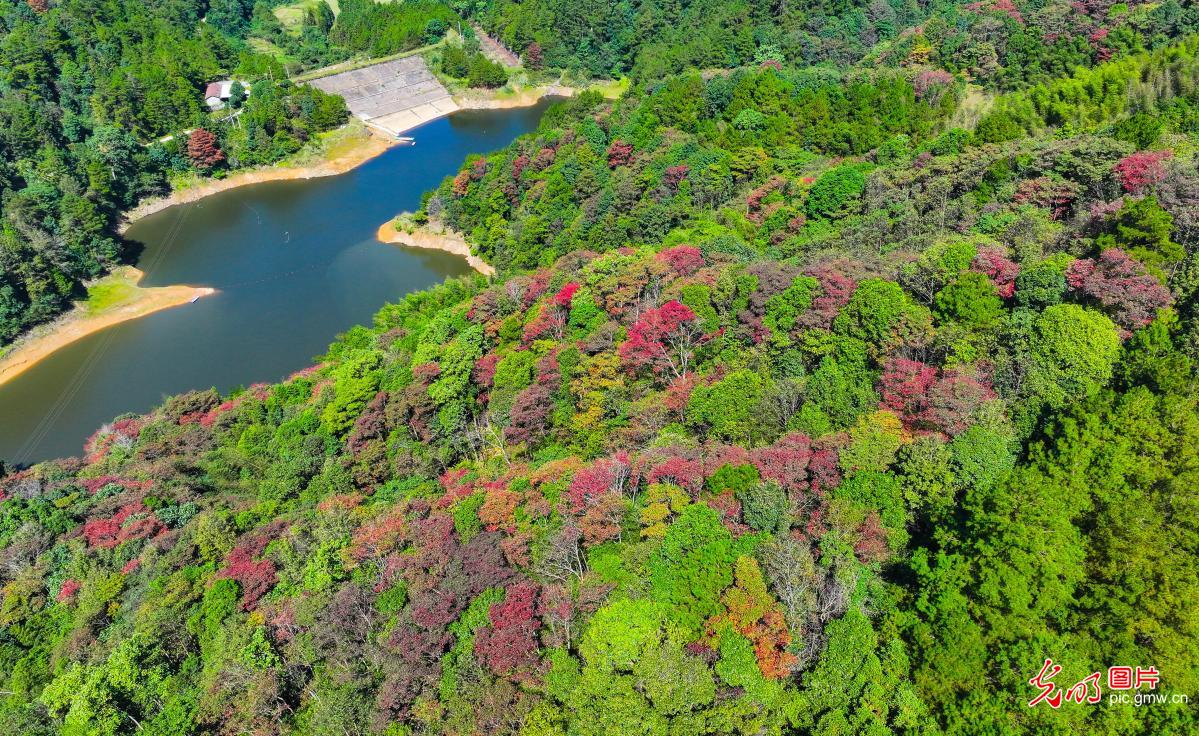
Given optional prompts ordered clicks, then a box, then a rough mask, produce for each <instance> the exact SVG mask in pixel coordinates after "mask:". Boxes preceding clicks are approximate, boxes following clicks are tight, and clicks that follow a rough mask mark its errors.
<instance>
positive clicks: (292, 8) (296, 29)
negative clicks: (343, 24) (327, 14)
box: [272, 0, 390, 36]
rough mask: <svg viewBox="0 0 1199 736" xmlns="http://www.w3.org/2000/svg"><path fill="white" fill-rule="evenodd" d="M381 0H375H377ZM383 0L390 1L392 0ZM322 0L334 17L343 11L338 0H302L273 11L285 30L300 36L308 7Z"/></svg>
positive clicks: (314, 5)
mask: <svg viewBox="0 0 1199 736" xmlns="http://www.w3.org/2000/svg"><path fill="white" fill-rule="evenodd" d="M379 1H380V0H375V2H379ZM383 1H384V2H390V0H383ZM322 2H323V3H326V4H327V5H328V6H329V8H330V9H331V10H332V11H333V17H335V18H336V17H337V14H338V13H340V12H341V6H339V5H338V4H337V0H300V1H299V2H295V3H292V4H290V5H280V6H278V7H276V8H275V9H274V10H273V11H272V12H273V13H274V14H275V17H276V18H278V19H279V23H280V24H281V25H282V26H283V29H284V30H286V31H287V32H288V33H290V34H292V35H293V36H298V35H300V33H301V28H302V27H303V25H304V16H305V15H306V14H307V12H308V9H309V8H315V7H316V6H317V4H319V3H322Z"/></svg>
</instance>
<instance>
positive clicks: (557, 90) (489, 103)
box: [452, 84, 579, 110]
mask: <svg viewBox="0 0 1199 736" xmlns="http://www.w3.org/2000/svg"><path fill="white" fill-rule="evenodd" d="M578 92H579V91H578V90H577V89H575V88H574V87H568V86H566V85H562V84H543V85H540V86H537V87H525V88H524V89H521V90H520V91H518V92H513V93H512V94H511V95H509V96H504V97H501V96H499V95H498V94H497V93H496V92H495V91H490V90H489V91H483V90H466V91H463V92H460V93H458V94H456V95H453V96H452V99H453V100H454V104H456V105H457V106H458V109H459V110H511V109H514V108H518V107H532V106H533V105H536V104H537V103H538V102H541V100H542V98H545V97H574V96H575V95H576V94H578Z"/></svg>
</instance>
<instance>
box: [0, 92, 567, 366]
mask: <svg viewBox="0 0 1199 736" xmlns="http://www.w3.org/2000/svg"><path fill="white" fill-rule="evenodd" d="M576 92H577V91H576V90H575V89H573V88H571V87H567V86H563V85H558V84H551V85H543V86H539V87H530V88H527V89H523V90H521V91H519V92H517V93H515V94H513V95H512V96H510V97H504V98H496V97H495V96H494V94H484V95H482V96H478V95H471V94H466V95H459V96H455V97H454V98H453V99H454V102H455V104H456V105H457V109H458V110H502V109H510V108H518V107H529V106H532V105H535V104H537V103H538V102H539V101H540V100H541V99H542V98H543V97H546V96H563V97H570V96H573V95H574V94H576ZM456 111H457V110H455V111H454V112H456ZM450 114H453V112H450V113H446V114H443V115H438V116H437V117H434V118H430V119H429V120H424V121H422V122H421V123H420V124H421V125H423V124H424V123H427V122H431V121H432V120H436V119H439V118H441V117H445V116H447V115H450ZM413 127H416V126H413ZM409 129H411V128H409ZM340 130H345V131H346V132H345V133H343V135H344V136H346V137H345V138H344V139H342V140H336V141H333V142H332V143H330V144H329V147H328V148H327V149H326V150H323V151H315V152H309V155H310V156H315V158H314V160H311V161H302V162H301V161H297V162H295V163H292V164H288V163H286V162H285V163H282V164H275V165H273V166H263V167H258V168H254V169H250V170H246V171H240V172H237V173H235V174H232V175H231V176H229V177H227V178H224V179H208V180H201V181H200V182H199V183H197V184H195V185H194V186H188V187H186V188H183V189H178V190H175V191H172V192H171V193H170V194H167V195H164V196H162V197H157V198H154V199H149V200H146V201H144V202H142V203H141V204H139V205H138V206H136V207H134V208H133V209H131V210H128V211H127V212H124V213H122V215H121V218H120V221H119V224H118V225H117V228H116V232H117V234H118V235H124V234H125V232H126V231H128V229H129V227H130V226H131V225H132V224H133V223H134V222H137V221H138V220H140V219H142V218H143V217H147V216H149V215H152V214H154V213H156V212H161V211H163V210H165V209H168V208H170V207H174V206H175V205H179V204H190V203H193V202H198V201H199V200H201V199H204V198H206V197H209V196H212V195H214V194H219V193H221V192H225V191H228V190H230V189H237V188H239V187H243V186H249V185H251V184H262V183H266V182H271V181H290V180H294V179H314V178H319V177H325V176H338V175H340V174H344V173H346V172H348V171H351V170H352V169H355V168H357V167H358V166H361V165H362V164H364V163H366V162H367V161H370V160H372V159H374V158H377V157H378V156H380V155H382V154H383V153H385V152H387V151H388V150H389V149H390V148H391V147H392V146H394V145H396V144H397V143H398V141H397V140H395V139H394V138H392V137H391V136H388V135H385V134H384V133H383V132H381V131H379V130H377V129H375V128H372V127H371V126H370V125H368V124H364V123H362V122H361V121H360V120H358V119H357V118H353V117H351V119H350V121H349V122H348V123H346V125H345V126H343V128H342V129H340ZM376 237H377V238H378V240H379V241H380V242H383V243H392V244H400V245H407V246H410V247H414V248H425V249H430V250H440V251H444V252H447V253H451V254H453V255H457V256H461V257H463V258H465V259H466V262H467V264H469V265H470V266H471V267H472V268H474V269H475V270H476V271H478V272H479V273H481V274H483V275H484V276H492V275H494V274H495V269H494V268H493V267H492V266H491V264H489V263H487V262H486V261H484V260H483V259H481V258H479V257H478V256H475V255H473V254H472V253H471V252H470V246H469V245H468V244H467V243H466V240H465V238H464V237H463V236H462V234H461V233H455V232H453V231H441V232H437V231H433V230H431V229H429V228H427V227H423V228H419V229H418V230H416V231H414V232H413V233H411V234H409V233H405V232H401V231H397V230H396V229H395V226H394V221H389V222H387V223H384V224H383V225H382V226H380V227H379V229H378V231H377V233H376ZM144 275H145V274H144V273H143V272H142V271H140V270H138V269H137V268H136V267H134V266H130V265H126V266H120V267H118V268H115V269H113V270H112V271H111V272H110V273H109V274H108V275H106V276H104V277H102V278H101V279H100V280H99V281H98V282H96V283H97V284H99V283H104V282H110V283H119V282H122V281H123V282H125V283H126V284H127V286H128V287H129V288H130V289H131V291H132V295H131V298H130V299H128V300H126V301H124V302H122V303H120V304H118V305H114V306H112V307H110V308H107V309H105V310H103V311H102V312H100V313H99V314H89V313H88V310H87V307H86V302H76V304H75V307H74V308H73V309H72V310H70V311H69V312H65V313H63V314H61V315H59V316H58V317H57V318H55V319H54V320H52V321H50V322H48V323H46V324H43V325H39V326H38V327H35V328H33V329H32V330H31V331H29V332H27V333H25V334H24V335H22V336H21V337H20V338H18V339H17V341H16V342H14V343H13V344H11V345H9V346H8V347H7V349H5V350H4V351H3V352H0V385H4V384H5V383H7V382H9V381H11V380H12V379H14V378H16V377H17V376H19V375H21V374H22V373H24V372H25V371H26V370H29V369H30V368H32V367H33V366H35V365H36V364H38V363H39V362H41V361H42V360H44V359H45V358H47V357H49V356H50V355H52V354H53V353H54V352H56V351H57V350H59V349H61V348H63V347H66V346H67V345H70V344H71V343H73V342H75V341H77V340H80V339H82V338H84V337H86V336H88V335H91V334H93V333H95V332H99V331H101V330H103V329H106V328H108V327H112V326H113V325H117V324H120V323H121V322H126V321H129V320H133V319H137V318H139V317H144V316H146V315H149V314H153V313H154V312H158V311H162V310H164V309H169V308H171V307H176V306H179V305H181V304H186V303H189V302H191V301H192V300H193V299H196V298H199V297H203V296H209V295H211V294H214V293H216V290H215V289H212V288H209V287H195V286H186V285H172V286H153V287H141V286H138V285H137V284H138V283H139V282H140V281H141V279H142V278H143V277H144ZM89 288H90V287H89Z"/></svg>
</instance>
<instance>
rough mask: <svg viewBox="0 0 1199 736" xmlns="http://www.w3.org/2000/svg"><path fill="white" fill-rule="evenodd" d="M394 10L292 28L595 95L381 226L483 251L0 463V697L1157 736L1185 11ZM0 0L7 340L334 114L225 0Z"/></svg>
mask: <svg viewBox="0 0 1199 736" xmlns="http://www.w3.org/2000/svg"><path fill="white" fill-rule="evenodd" d="M406 5H407V4H400V5H399V6H398V7H397V6H379V7H375V6H371V5H369V4H367V3H365V2H362V0H353V1H352V2H346V3H344V4H343V5H342V6H341V8H340V14H339V16H338V17H337V18H336V19H331V18H330V15H331V14H332V11H331V10H330V13H329V14H324V13H322V12H320V11H314V12H313V13H312V14H311V24H310V25H311V26H312V27H318V26H319V27H320V28H321V29H322V30H321V31H320V33H321V34H323V35H322V36H321V38H324V39H326V40H328V39H334V38H340V39H342V40H341V41H338V43H346V44H350V45H351V46H352V47H353V48H355V49H356V50H363V51H370V52H372V53H382V52H385V51H387V50H390V49H392V48H394V47H395V46H396V45H399V46H401V47H402V46H409V45H412V44H420V43H424V42H426V41H428V40H430V39H434V38H438V37H440V35H441V34H444V33H445V32H446V29H445V28H443V27H442V25H443V24H437V23H435V24H432V27H431V28H430V27H429V24H425V25H422V24H421V23H419V22H418V20H417V19H418V18H431V19H432V20H439V19H441V18H442V16H441V15H439V14H441V13H445V12H448V13H452V14H457V17H464V18H467V19H477V20H479V21H480V22H481V23H482V24H483V26H484V27H485V28H487V29H489V30H492V31H494V32H496V33H497V35H499V36H500V37H501V38H502V39H503V40H504V41H505V43H507V44H509V45H510V46H511V47H512V48H513V49H514V50H516V51H518V52H520V53H521V54H522V55H523V56H524V58H525V60H526V63H527V64H528V63H530V62H533V63H535V64H536V65H538V66H545V67H548V68H550V69H551V70H553V69H560V68H564V67H581V68H582V69H584V70H585V71H586V72H588V73H591V74H595V75H607V74H616V73H627V74H630V75H631V76H632V77H633V84H632V86H631V87H630V91H629V93H628V94H627V95H626V96H625V97H623V98H622V99H620V100H617V101H614V102H613V101H605V100H604V99H603V98H602V97H601V96H600V95H599V94H596V93H583V94H579V95H577V96H575V97H574V98H572V99H571V100H569V101H566V102H563V103H560V104H557V105H555V106H554V107H552V108H551V109H550V111H549V112H547V113H546V115H545V117H544V118H543V120H542V123H541V126H540V128H539V129H538V130H537V131H536V132H535V133H533V134H530V135H527V136H524V137H522V138H520V139H518V140H517V141H515V142H514V143H512V144H511V145H510V146H508V147H506V148H505V149H503V150H501V151H496V152H489V153H480V154H479V155H475V156H472V157H470V158H469V159H468V160H466V161H465V162H464V163H463V165H462V167H461V169H460V170H459V171H458V172H456V173H455V174H454V175H452V176H449V177H447V178H446V179H445V181H444V182H443V183H442V184H441V185H440V186H439V187H438V188H437V189H436V190H434V191H431V192H429V193H427V195H426V196H425V197H424V199H423V201H422V205H421V207H420V210H419V211H418V212H416V213H414V214H413V215H411V216H409V217H407V218H406V220H405V222H404V223H403V224H404V225H405V226H422V225H435V226H439V227H450V228H453V229H455V230H457V231H460V232H462V233H463V234H464V235H465V237H466V238H467V240H468V241H469V243H470V244H471V245H472V247H473V249H474V251H475V253H476V254H477V255H479V256H481V257H483V258H484V259H486V260H487V261H488V262H489V263H491V264H493V265H494V266H495V267H496V268H497V270H498V274H497V276H496V277H495V278H492V279H485V278H483V277H481V276H476V277H471V278H462V279H454V280H450V281H448V282H447V283H445V284H443V285H440V286H438V287H436V288H433V289H429V290H427V291H422V292H418V293H414V294H409V295H406V296H403V297H402V298H397V301H396V302H395V303H394V304H390V305H387V306H385V307H383V308H382V309H381V310H380V311H379V312H378V314H377V315H376V317H375V320H374V323H373V324H372V325H371V326H370V327H357V328H354V329H352V330H350V331H348V332H347V333H346V334H344V335H341V336H339V337H338V338H337V339H336V341H335V342H334V343H333V344H332V345H331V346H330V348H329V350H328V351H327V353H326V354H325V355H324V356H321V357H320V358H319V359H318V361H317V363H316V365H313V366H312V367H310V368H307V369H305V370H301V371H299V372H298V373H296V374H295V375H292V376H290V377H288V378H287V379H285V380H283V381H280V382H279V383H277V384H273V385H270V384H259V385H254V386H251V387H248V388H245V389H241V390H238V391H234V392H232V393H230V394H228V395H221V394H219V393H218V392H216V391H215V390H207V391H194V392H190V393H187V394H183V395H180V396H176V397H172V398H170V399H168V400H166V401H165V402H164V403H163V405H162V406H160V407H158V408H157V409H155V410H153V411H151V412H149V413H146V414H144V415H124V416H121V417H116V418H114V420H113V421H112V422H111V423H109V424H106V425H104V426H103V427H100V428H98V430H97V431H96V433H95V434H94V435H93V436H92V437H91V438H90V439H89V440H88V441H87V443H86V446H85V447H84V448H82V449H83V454H82V455H81V456H80V457H78V458H72V459H64V460H56V461H51V462H46V463H42V464H39V465H36V466H34V467H30V468H4V467H3V466H0V584H2V587H0V680H2V682H0V731H2V732H4V733H20V734H30V735H32V736H38V735H41V734H47V735H48V734H70V735H76V734H77V735H80V736H83V735H87V736H109V735H116V734H134V733H137V734H161V735H163V736H166V735H167V734H170V735H172V736H175V735H186V734H195V735H197V736H199V735H201V734H214V735H215V734H229V735H232V734H246V733H251V734H329V735H331V736H332V735H335V734H336V735H337V736H344V735H345V734H385V735H386V736H415V735H417V734H447V735H448V734H474V733H486V734H520V735H521V736H587V735H590V734H595V735H597V736H598V735H600V734H612V733H620V734H625V733H629V734H634V733H636V734H652V735H654V736H658V735H661V736H672V735H676V734H677V735H680V736H681V735H682V734H688V735H691V734H713V735H714V736H715V735H718V734H719V735H722V736H723V735H725V734H745V735H746V736H750V735H754V736H759V735H762V734H778V735H779V736H783V735H786V736H800V735H802V736H808V735H813V736H816V735H818V736H843V735H845V734H871V735H872V736H886V735H888V734H913V735H916V734H919V735H921V736H933V735H936V734H955V735H956V734H961V735H967V734H980V735H981V734H1005V735H1006V734H1012V735H1016V734H1058V733H1086V734H1111V735H1112V736H1117V735H1120V736H1123V735H1131V734H1184V733H1193V732H1196V731H1199V718H1197V717H1196V715H1195V713H1196V711H1195V710H1194V707H1193V706H1192V705H1191V704H1188V703H1187V702H1185V700H1184V699H1183V698H1181V696H1191V697H1193V696H1194V695H1195V694H1196V693H1199V660H1197V658H1196V656H1197V655H1196V653H1197V652H1199V575H1197V574H1196V565H1195V559H1196V555H1197V554H1199V509H1197V508H1196V502H1195V500H1194V493H1193V488H1194V486H1195V484H1196V482H1199V477H1197V475H1196V474H1197V468H1199V454H1197V453H1199V385H1197V383H1196V378H1197V373H1196V361H1197V360H1199V168H1197V165H1196V150H1199V147H1197V144H1199V113H1197V112H1196V111H1197V110H1199V61H1197V59H1199V53H1197V51H1199V41H1196V40H1195V38H1194V37H1193V36H1189V35H1187V34H1188V33H1190V32H1191V31H1193V30H1195V28H1196V23H1197V21H1199V18H1197V16H1196V9H1195V7H1194V5H1193V4H1190V3H1179V2H1176V0H1167V1H1166V2H1162V3H1154V4H1147V5H1132V6H1129V5H1125V4H1122V3H1120V4H1111V3H1106V2H1094V3H1092V2H1079V3H1073V4H1070V5H1067V4H1063V3H1028V4H1025V3H1014V2H1011V1H1010V0H996V1H995V2H982V3H971V4H968V5H958V4H951V3H934V4H928V5H919V4H889V3H886V2H880V1H878V0H876V1H875V2H872V3H870V4H869V5H867V6H858V5H855V4H853V3H839V4H838V3H832V4H829V3H823V4H811V5H807V4H760V5H749V4H742V3H732V4H716V3H694V4H688V3H683V2H676V3H660V2H652V1H651V0H646V2H642V3H638V4H631V3H625V2H616V3H607V4H595V3H563V2H556V1H554V0H531V1H527V2H523V3H515V2H494V3H492V2H481V3H476V4H472V5H470V6H469V7H464V6H461V5H460V4H457V5H456V4H454V3H450V4H449V5H448V6H444V7H448V11H447V10H444V9H443V6H433V5H432V4H428V3H425V2H424V1H423V0H422V2H420V3H414V4H413V5H412V6H411V7H405V6H406ZM3 7H4V13H3V16H2V18H0V19H2V20H3V23H4V25H3V30H4V34H5V35H4V38H3V41H2V42H0V44H2V46H3V53H2V54H0V65H2V69H0V72H2V73H3V75H4V76H3V79H2V81H0V105H2V107H0V110H2V113H3V118H2V124H0V146H2V147H3V153H4V156H3V164H2V168H0V176H2V177H3V180H2V182H0V184H2V186H3V189H4V194H3V205H4V224H3V228H4V229H3V232H2V236H3V238H4V240H3V241H2V245H3V250H2V251H0V257H3V258H4V259H5V260H4V261H3V263H4V268H3V271H2V272H0V277H2V278H3V281H2V282H0V327H4V326H6V325H7V329H8V330H9V332H10V333H12V334H15V332H16V331H18V330H20V329H21V328H22V327H23V326H24V325H26V324H28V323H30V322H31V321H37V320H39V319H44V318H46V317H47V316H49V315H50V314H52V313H53V312H54V311H55V310H56V309H58V308H59V307H60V305H61V302H62V300H63V299H65V298H66V297H68V296H69V295H70V294H72V293H73V292H74V290H76V289H77V283H78V279H80V278H83V277H85V276H87V275H90V274H93V273H97V272H99V271H100V270H102V269H103V268H104V267H105V266H106V265H107V264H109V263H112V262H114V261H115V260H116V259H118V258H119V257H120V245H119V241H118V240H117V239H115V238H114V237H113V236H112V235H111V229H110V228H111V222H112V220H113V218H114V217H115V216H116V213H117V212H119V211H120V210H121V209H123V208H125V207H128V206H129V205H130V204H132V203H133V202H135V201H136V200H137V198H138V197H140V196H144V195H145V194H149V193H155V192H159V191H162V189H163V187H164V186H165V181H166V177H167V175H168V174H169V173H170V172H172V171H183V170H185V169H186V170H191V171H197V172H200V171H202V172H207V173H209V174H214V173H215V174H216V175H221V174H222V173H223V172H225V171H227V170H228V169H229V168H231V167H236V166H242V165H247V164H256V163H267V162H271V161H275V160H278V158H279V157H281V156H284V155H287V154H288V153H290V152H292V151H294V150H295V149H296V148H297V147H298V146H299V145H300V144H301V142H302V141H304V140H307V139H308V138H309V137H311V136H312V135H315V134H316V133H317V132H319V131H321V130H325V129H327V128H329V127H332V126H335V125H337V124H339V123H340V122H341V121H342V120H344V118H345V110H344V105H343V104H342V103H341V102H340V101H339V100H338V99H337V98H332V97H328V96H326V95H322V94H320V93H319V92H317V91H315V90H313V89H311V88H308V87H304V86H295V85H292V84H290V83H288V82H286V81H284V79H283V77H282V75H281V74H280V73H279V72H280V69H279V66H278V64H277V62H276V61H274V60H272V59H271V58H270V57H268V56H263V55H259V54H255V53H252V52H250V51H249V50H248V49H249V46H248V45H247V41H246V38H247V37H249V36H248V34H252V33H253V30H252V29H253V28H255V27H260V25H261V21H262V20H263V18H264V17H265V15H264V14H269V13H268V12H267V11H269V7H267V6H264V5H261V4H260V5H258V6H256V7H255V8H253V9H251V8H246V7H243V6H236V7H233V6H225V5H220V6H215V7H214V6H209V7H207V8H204V7H202V6H200V5H196V6H192V5H188V4H187V3H185V2H184V3H175V4H169V5H165V6H157V5H154V4H148V5H147V4H144V3H143V4H133V3H128V4H123V3H119V2H115V1H114V2H109V3H85V2H83V1H82V0H66V2H63V3H57V4H56V3H53V2H51V3H50V4H49V6H46V5H45V4H41V3H38V2H34V3H32V4H29V5H25V4H13V3H12V2H7V4H5V5H4V6H3ZM239 8H240V10H239ZM414 8H421V9H422V10H421V11H420V13H427V15H420V14H414V13H412V12H410V11H412V10H413V9H414ZM217 11H219V12H217ZM214 12H215V16H214ZM347 13H348V14H349V15H347ZM222 14H224V15H222ZM355 14H360V15H357V16H356V15H355ZM272 17H273V16H272ZM356 17H357V18H359V20H357V21H355V22H354V23H351V22H350V19H353V18H356ZM201 18H207V19H208V20H206V21H203V22H201V21H200V19H201ZM214 18H215V19H216V22H214ZM222 18H224V20H221V19H222ZM236 18H241V19H243V20H245V21H246V23H245V25H244V26H241V25H239V24H238V23H236V22H234V21H235V19H236ZM450 18H451V15H444V19H445V21H446V22H448V20H449V19H450ZM343 19H345V20H344V21H343ZM363 19H373V20H363ZM340 23H344V25H342V26H341V27H340V30H339V25H338V24H340ZM373 23H378V24H379V26H378V28H377V29H375V28H373V27H372V24H373ZM221 24H227V25H228V27H227V28H219V27H217V26H220V25H221ZM376 30H377V31H378V32H376ZM305 33H308V32H307V31H306V32H305ZM308 36H309V37H311V36H312V34H311V33H308ZM351 39H353V40H351ZM380 39H384V40H380ZM310 40H311V38H310ZM377 41H378V42H379V43H383V44H384V45H385V46H386V48H382V47H379V48H375V47H373V44H375V43H376V42H377ZM305 43H307V41H305ZM531 50H532V51H531ZM314 58H315V57H314ZM443 61H444V57H443ZM453 61H454V60H453V59H452V58H451V62H453ZM459 61H462V59H459ZM455 63H456V62H455ZM668 69H669V70H670V71H671V73H669V74H667V73H665V70H668ZM675 72H677V73H675ZM215 75H229V76H235V77H236V78H238V79H242V78H245V79H246V81H247V82H248V83H249V85H250V90H249V95H248V96H247V97H245V99H244V100H243V101H241V102H240V105H241V106H240V107H239V108H237V109H238V110H240V111H241V112H240V116H239V119H240V120H241V121H242V122H241V124H240V125H236V126H221V125H217V124H212V123H214V122H215V121H219V118H220V115H221V114H222V113H219V112H218V113H217V114H216V116H217V117H215V118H214V117H213V116H212V114H210V113H208V112H206V111H205V110H204V109H202V107H201V105H202V104H203V101H202V100H201V99H199V98H198V97H196V96H195V95H196V94H198V93H199V89H200V88H199V85H200V84H202V83H203V82H204V81H205V80H208V79H209V78H211V77H213V76H215ZM185 91H190V92H189V94H184V92H185ZM235 111H236V110H233V109H227V110H225V111H224V113H223V114H225V115H229V114H231V113H232V112H235ZM202 124H203V125H202ZM192 126H200V127H198V128H197V129H196V131H195V132H193V133H192V134H191V135H190V136H187V137H186V138H184V137H177V138H175V139H172V140H168V141H165V142H154V141H155V139H156V138H157V137H159V136H161V135H168V134H171V133H176V134H177V133H178V132H179V131H181V130H182V129H184V128H190V127H192ZM205 126H207V127H205ZM8 337H11V334H10V335H4V334H3V333H0V338H3V339H7V338H8ZM1047 660H1052V661H1051V662H1047ZM1055 666H1056V667H1057V668H1059V669H1054V667H1055ZM1111 667H1129V668H1133V669H1132V670H1130V672H1131V671H1135V672H1137V673H1139V674H1137V678H1138V679H1137V680H1136V681H1135V683H1134V684H1132V685H1130V686H1129V688H1128V689H1126V690H1116V689H1113V686H1112V684H1111V682H1112V681H1111V680H1109V676H1111V673H1109V668H1111ZM1038 679H1040V681H1042V682H1047V683H1048V684H1047V685H1046V688H1045V689H1041V688H1038V687H1035V686H1034V683H1035V682H1037V681H1038ZM1134 691H1135V694H1137V695H1155V696H1160V697H1161V698H1162V699H1161V700H1160V701H1155V702H1149V703H1146V704H1144V705H1143V706H1140V707H1137V706H1134V705H1131V704H1130V703H1122V702H1119V701H1118V700H1114V699H1110V698H1109V696H1110V695H1113V694H1120V693H1124V694H1128V695H1130V696H1131V695H1132V694H1133V693H1134ZM1038 696H1040V697H1042V698H1044V702H1037V701H1038ZM1055 704H1056V705H1055Z"/></svg>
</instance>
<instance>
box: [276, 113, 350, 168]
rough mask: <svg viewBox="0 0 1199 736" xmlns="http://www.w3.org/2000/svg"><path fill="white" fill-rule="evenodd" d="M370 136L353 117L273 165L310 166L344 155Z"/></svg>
mask: <svg viewBox="0 0 1199 736" xmlns="http://www.w3.org/2000/svg"><path fill="white" fill-rule="evenodd" d="M369 137H370V131H368V130H367V128H366V124H365V123H363V122H362V121H361V120H359V119H358V118H355V117H351V118H350V121H349V122H348V123H346V124H345V125H343V126H341V127H340V128H334V129H333V130H329V131H325V132H324V133H321V134H320V135H318V136H317V137H316V138H315V139H314V140H311V141H309V142H308V144H307V145H305V146H304V148H302V149H300V150H299V151H297V152H296V153H295V154H294V155H292V156H289V157H287V158H285V159H284V160H282V161H280V162H279V163H277V164H275V166H280V167H296V166H310V165H312V164H317V163H320V162H322V161H328V160H332V159H336V158H340V157H341V156H345V155H347V154H349V153H351V152H352V151H354V149H356V148H357V147H358V146H360V145H362V142H363V141H364V140H366V139H367V138H369Z"/></svg>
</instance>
